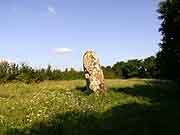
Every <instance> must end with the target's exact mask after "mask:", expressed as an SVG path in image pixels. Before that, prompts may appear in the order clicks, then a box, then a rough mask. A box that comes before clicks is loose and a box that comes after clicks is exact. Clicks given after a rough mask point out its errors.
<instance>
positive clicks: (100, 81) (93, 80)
mask: <svg viewBox="0 0 180 135" xmlns="http://www.w3.org/2000/svg"><path fill="white" fill-rule="evenodd" d="M83 67H84V73H85V79H86V82H87V91H94V92H104V90H105V86H104V74H103V71H102V69H101V65H100V61H99V58H98V57H97V55H96V53H95V52H93V51H87V52H86V53H85V54H84V56H83Z"/></svg>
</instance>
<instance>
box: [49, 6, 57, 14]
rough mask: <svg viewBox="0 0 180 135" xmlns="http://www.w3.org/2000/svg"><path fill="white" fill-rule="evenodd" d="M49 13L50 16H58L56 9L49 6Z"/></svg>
mask: <svg viewBox="0 0 180 135" xmlns="http://www.w3.org/2000/svg"><path fill="white" fill-rule="evenodd" d="M48 13H49V14H50V15H56V14H57V12H56V10H55V8H54V7H52V6H48Z"/></svg>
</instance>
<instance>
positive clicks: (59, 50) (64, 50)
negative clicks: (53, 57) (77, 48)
mask: <svg viewBox="0 0 180 135" xmlns="http://www.w3.org/2000/svg"><path fill="white" fill-rule="evenodd" d="M53 52H54V53H56V54H67V53H72V49H70V48H54V49H53Z"/></svg>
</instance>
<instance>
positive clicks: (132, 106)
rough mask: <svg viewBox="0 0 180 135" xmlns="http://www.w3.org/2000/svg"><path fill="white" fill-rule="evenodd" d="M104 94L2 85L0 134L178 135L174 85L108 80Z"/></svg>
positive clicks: (64, 84)
mask: <svg viewBox="0 0 180 135" xmlns="http://www.w3.org/2000/svg"><path fill="white" fill-rule="evenodd" d="M106 86H107V93H106V95H105V96H103V95H97V94H94V93H93V94H91V95H86V94H85V93H83V92H82V90H83V89H84V87H85V81H80V80H76V81H46V82H42V83H39V84H36V83H34V84H24V83H7V84H1V85H0V105H1V106H0V135H6V134H8V135H101V134H102V135H179V134H180V107H179V104H180V102H179V101H180V96H179V97H178V94H177V90H178V87H177V85H176V84H175V83H173V82H169V81H158V80H138V79H137V80H135V79H134V80H133V79H132V80H106Z"/></svg>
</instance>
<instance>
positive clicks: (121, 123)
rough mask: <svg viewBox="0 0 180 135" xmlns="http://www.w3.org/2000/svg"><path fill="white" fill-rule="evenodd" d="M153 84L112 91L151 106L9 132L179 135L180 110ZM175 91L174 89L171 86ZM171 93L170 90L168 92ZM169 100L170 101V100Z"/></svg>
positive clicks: (62, 116) (69, 115) (57, 119)
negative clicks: (145, 100) (146, 100)
mask: <svg viewBox="0 0 180 135" xmlns="http://www.w3.org/2000/svg"><path fill="white" fill-rule="evenodd" d="M160 86H161V84H160V85H159V83H158V84H155V83H153V82H151V83H150V84H149V85H147V86H145V85H135V86H134V87H133V88H124V89H122V88H119V89H113V90H114V91H115V92H123V93H126V94H129V95H132V96H141V97H148V98H151V99H152V101H154V102H152V105H147V104H137V103H130V104H125V105H122V106H116V107H113V108H111V109H110V110H108V111H107V112H104V113H99V112H65V113H59V114H56V115H55V116H54V117H52V118H51V119H50V120H49V121H41V122H39V123H35V124H33V125H32V127H31V128H24V129H16V128H14V129H13V128H11V129H8V131H7V134H8V135H101V134H102V135H179V121H180V108H179V101H180V99H179V98H177V96H176V95H175V93H174V91H175V90H174V91H171V92H170V93H171V94H170V93H169V92H167V91H166V89H167V90H168V89H169V88H170V87H166V86H165V88H164V87H163V88H162V87H160ZM171 88H175V87H171ZM169 90H170V89H169ZM168 97H169V98H168Z"/></svg>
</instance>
